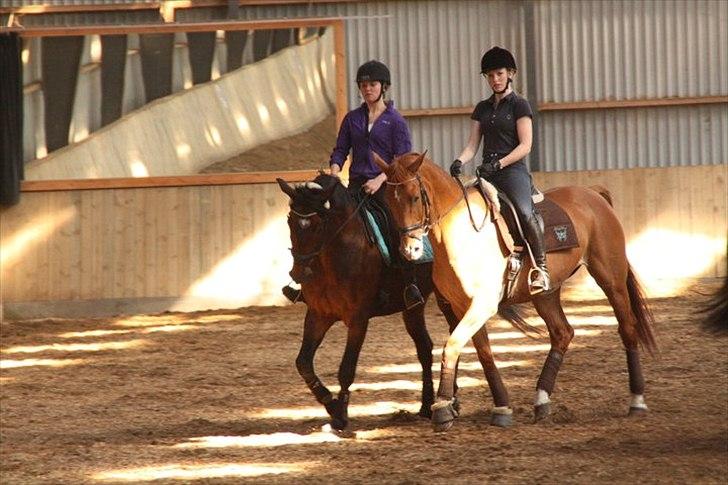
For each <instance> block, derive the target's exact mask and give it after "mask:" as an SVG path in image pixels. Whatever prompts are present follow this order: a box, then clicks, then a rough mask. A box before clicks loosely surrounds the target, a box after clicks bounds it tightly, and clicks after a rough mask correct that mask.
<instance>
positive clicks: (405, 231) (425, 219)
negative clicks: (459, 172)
mask: <svg viewBox="0 0 728 485" xmlns="http://www.w3.org/2000/svg"><path fill="white" fill-rule="evenodd" d="M455 178H456V179H457V181H458V185H459V186H460V190H461V191H462V193H463V195H462V197H460V198H459V199H458V200H456V201H455V203H454V204H453V205H451V206H450V207H449V208H448V209H447V210H446V211H445V212H443V213H442V214H441V215H440V216H439V217H438V218H437V219H436V220H434V221H433V220H432V219H431V217H430V207H431V205H432V203H431V202H430V197H429V195H427V191H426V190H425V185H424V184H423V183H422V179H421V178H420V174H419V173H418V174H416V175H415V176H414V177H412V178H410V179H407V180H404V181H402V182H389V181H387V182H385V183H386V184H387V185H393V186H398V185H404V184H407V183H410V182H412V181H417V183H418V184H419V187H420V198H421V199H422V211H423V215H422V220H421V221H420V222H418V223H416V224H412V225H410V226H407V227H401V228H397V229H398V230H399V232H400V233H401V234H402V235H405V236H407V237H411V238H412V239H416V240H418V241H419V240H421V239H422V238H421V237H417V236H415V235H413V234H411V233H412V231H416V230H417V229H422V230H423V236H426V235H427V234H428V233H429V232H430V228H432V226H436V225H438V224H439V223H440V221H441V220H442V219H443V218H444V217H445V216H447V215H448V214H449V213H450V211H452V210H453V209H454V208H455V207H456V206H457V205H458V204H459V203H460V201H461V200H462V199H465V204H466V205H467V206H468V214H469V215H470V223H471V224H472V225H473V229H475V231H476V232H480V231H481V230H482V229H483V227H484V226H485V224H486V222H488V207H487V205H486V211H485V216H484V218H483V222H482V223H481V224H480V226H477V225H476V224H475V220H474V219H473V211H472V209H471V207H470V200H469V199H468V195H467V191H466V190H465V186H464V185H463V183H462V182H461V181H460V178H459V177H455Z"/></svg>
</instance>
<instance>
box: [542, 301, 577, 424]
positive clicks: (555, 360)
mask: <svg viewBox="0 0 728 485" xmlns="http://www.w3.org/2000/svg"><path fill="white" fill-rule="evenodd" d="M533 304H534V306H535V307H536V311H537V312H538V314H539V316H540V317H541V318H542V319H543V321H544V322H546V327H548V330H549V338H550V340H551V349H550V351H549V355H548V356H547V357H546V362H544V365H543V369H541V375H540V376H539V378H538V381H537V382H536V399H535V400H534V403H533V406H534V418H535V420H536V421H540V420H542V419H544V418H546V417H547V416H548V415H549V412H550V410H551V406H550V403H551V399H550V396H551V393H552V392H553V390H554V385H555V384H556V376H557V375H558V373H559V368H560V367H561V362H562V361H563V360H564V354H565V353H566V350H567V349H568V348H569V344H570V343H571V339H572V338H574V329H573V328H571V325H569V322H568V321H567V320H566V315H564V309H563V308H562V307H561V288H558V289H557V290H555V291H553V292H551V293H548V294H541V295H539V296H537V297H536V298H534V300H533Z"/></svg>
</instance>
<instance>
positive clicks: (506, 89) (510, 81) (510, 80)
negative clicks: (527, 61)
mask: <svg viewBox="0 0 728 485" xmlns="http://www.w3.org/2000/svg"><path fill="white" fill-rule="evenodd" d="M512 82H513V79H512V78H510V77H509V78H508V82H507V83H506V87H504V88H503V90H502V91H496V90H493V92H494V93H495V94H503V93H505V92H506V91H508V86H510V85H511V83H512Z"/></svg>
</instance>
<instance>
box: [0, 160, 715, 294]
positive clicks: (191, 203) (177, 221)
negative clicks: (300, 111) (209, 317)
mask: <svg viewBox="0 0 728 485" xmlns="http://www.w3.org/2000/svg"><path fill="white" fill-rule="evenodd" d="M727 174H728V165H721V166H700V167H680V168H662V169H633V170H622V171H620V170H615V171H588V172H587V171H585V172H569V173H536V174H534V179H535V180H536V183H537V184H538V185H539V186H540V187H541V188H542V189H548V188H550V187H554V186H558V185H569V184H574V185H593V184H599V185H603V186H605V187H607V188H608V189H609V190H610V192H611V194H612V196H613V199H614V205H615V207H616V210H617V212H618V214H619V216H620V218H621V220H622V222H623V225H624V227H625V232H626V234H627V237H628V239H631V238H634V237H636V236H639V235H640V234H642V233H643V232H644V231H645V230H646V229H665V230H671V231H677V232H680V233H682V234H687V235H688V236H689V237H694V238H703V239H705V238H708V239H710V240H712V241H714V243H713V246H715V241H718V242H719V241H722V242H723V249H725V241H726V232H727V231H728V222H727V221H728V207H727V204H728V202H727V200H728V186H727V184H726V178H727V177H726V175H727ZM287 202H288V199H287V197H285V196H284V195H283V194H282V193H281V192H280V190H279V188H278V186H277V184H251V185H217V186H183V187H150V188H129V189H106V190H73V191H56V192H52V191H49V192H24V193H23V194H22V198H21V201H20V203H19V204H18V205H16V206H13V207H11V208H7V209H4V210H3V211H2V212H1V213H0V236H1V237H2V248H1V250H0V255H2V268H1V276H0V277H1V278H2V280H1V281H0V283H1V286H2V301H3V304H4V306H5V307H8V305H11V306H12V303H15V302H48V301H61V302H71V301H78V300H115V299H116V300H118V299H154V298H157V299H160V298H161V299H165V298H166V299H168V300H169V301H184V300H185V299H190V301H198V303H199V305H202V306H204V305H205V303H204V302H203V300H204V299H205V298H207V299H208V300H209V298H213V297H214V296H215V295H214V290H212V293H210V291H211V290H209V288H208V289H207V290H206V294H205V295H204V298H202V297H199V298H198V296H199V295H196V294H191V293H190V291H191V289H192V288H196V286H195V285H196V284H198V283H199V282H200V281H203V280H204V279H205V278H209V277H211V275H212V276H214V275H215V274H216V273H215V272H220V271H224V273H225V274H226V275H228V276H226V278H228V280H224V286H221V287H220V291H221V293H224V294H227V295H228V296H226V297H225V298H227V300H228V301H229V304H230V305H235V304H238V305H250V304H270V303H282V302H283V300H282V299H281V297H280V296H279V295H278V291H279V288H280V287H281V286H282V285H284V284H286V283H287V282H288V281H289V278H288V276H287V272H288V269H289V268H290V254H289V252H288V248H289V246H290V240H289V238H288V232H287V227H286V223H285V214H286V213H287ZM261 235H267V236H269V237H271V239H270V240H267V241H264V243H263V244H260V242H258V243H256V237H261ZM18 241H19V242H18ZM237 251H242V252H239V253H237ZM234 255H235V256H236V257H235V258H233V259H230V260H228V259H226V258H229V257H231V256H234ZM672 257H673V258H679V259H680V260H683V259H684V258H690V257H691V256H690V253H689V252H688V248H685V249H684V251H679V252H677V253H676V254H674V255H672ZM221 262H226V264H228V265H235V267H232V268H225V267H224V266H225V265H221ZM261 262H263V263H265V264H264V265H263V266H261ZM665 265H666V268H667V271H668V272H669V270H670V266H671V261H665ZM286 266H287V267H286ZM261 268H262V269H261ZM663 273H664V271H663ZM230 275H232V277H231V276H230ZM725 275H726V261H725V254H722V255H720V254H718V255H717V256H715V260H714V262H713V264H712V265H711V266H710V267H709V268H707V269H706V270H705V271H704V272H703V273H702V274H700V275H696V276H707V277H718V276H725ZM647 278H649V275H643V279H647ZM256 285H257V286H256ZM235 286H240V287H241V288H242V287H243V286H244V287H246V288H251V287H252V288H258V290H257V291H259V294H255V295H246V296H245V297H244V298H242V297H241V298H240V300H239V301H237V302H235V301H234V300H235V298H232V297H231V296H230V295H231V294H232V295H234V294H235V291H236V289H235ZM195 298H198V300H195ZM200 298H202V299H200ZM221 301H222V300H221ZM221 301H218V302H216V303H214V304H212V303H211V304H210V305H213V306H214V305H223V304H224V302H221ZM190 306H194V305H193V304H191V305H190Z"/></svg>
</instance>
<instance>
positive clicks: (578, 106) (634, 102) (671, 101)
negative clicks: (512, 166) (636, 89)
mask: <svg viewBox="0 0 728 485" xmlns="http://www.w3.org/2000/svg"><path fill="white" fill-rule="evenodd" d="M721 103H728V96H697V97H692V98H653V99H621V100H605V101H576V102H570V103H541V104H539V105H538V110H539V111H571V110H582V109H613V108H653V107H658V106H685V105H697V104H721Z"/></svg>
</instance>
